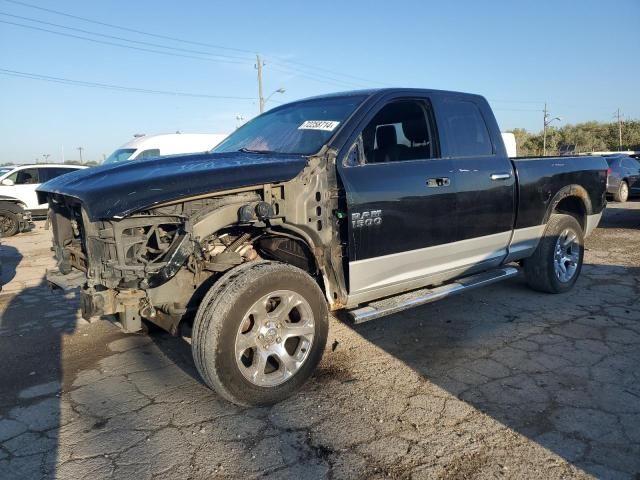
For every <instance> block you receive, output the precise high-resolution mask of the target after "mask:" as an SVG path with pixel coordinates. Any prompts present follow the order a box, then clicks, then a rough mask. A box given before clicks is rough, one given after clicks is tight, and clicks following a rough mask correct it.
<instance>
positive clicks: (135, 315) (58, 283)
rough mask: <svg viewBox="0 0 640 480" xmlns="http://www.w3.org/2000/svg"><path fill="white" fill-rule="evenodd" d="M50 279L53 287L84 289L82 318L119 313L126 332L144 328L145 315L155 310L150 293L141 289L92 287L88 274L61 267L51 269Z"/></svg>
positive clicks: (81, 296)
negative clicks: (67, 270)
mask: <svg viewBox="0 0 640 480" xmlns="http://www.w3.org/2000/svg"><path fill="white" fill-rule="evenodd" d="M46 278H47V282H48V283H49V286H50V287H51V288H53V289H56V288H60V289H62V290H72V289H75V288H80V309H81V311H82V318H84V319H85V320H91V319H92V318H94V317H100V316H103V315H114V314H117V315H118V320H119V323H120V326H121V327H122V329H123V330H125V331H126V332H138V331H140V330H142V314H143V313H144V312H145V311H146V310H149V312H148V315H149V316H153V313H154V311H153V309H150V308H149V305H148V302H147V295H146V293H145V292H144V290H138V289H128V288H127V289H121V290H118V291H116V290H113V289H101V290H97V289H96V288H94V287H89V286H87V284H86V280H87V278H86V276H85V273H84V272H82V271H79V270H72V271H71V272H70V273H67V274H63V273H62V272H60V270H58V269H57V268H54V269H50V270H47V273H46Z"/></svg>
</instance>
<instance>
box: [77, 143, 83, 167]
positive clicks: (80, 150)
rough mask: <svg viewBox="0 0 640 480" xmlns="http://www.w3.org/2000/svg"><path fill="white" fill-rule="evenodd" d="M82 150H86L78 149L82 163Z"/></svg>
mask: <svg viewBox="0 0 640 480" xmlns="http://www.w3.org/2000/svg"><path fill="white" fill-rule="evenodd" d="M82 150H84V147H78V152H80V163H82Z"/></svg>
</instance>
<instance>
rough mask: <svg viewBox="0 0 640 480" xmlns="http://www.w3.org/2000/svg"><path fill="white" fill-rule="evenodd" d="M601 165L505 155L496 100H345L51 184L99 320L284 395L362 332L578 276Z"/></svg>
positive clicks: (253, 387) (568, 283)
mask: <svg viewBox="0 0 640 480" xmlns="http://www.w3.org/2000/svg"><path fill="white" fill-rule="evenodd" d="M606 177H607V163H606V162H605V160H604V159H602V158H600V157H589V156H586V157H547V158H517V159H509V158H507V155H506V153H505V148H504V145H503V143H502V138H501V135H500V131H499V129H498V125H497V123H496V120H495V118H494V116H493V114H492V112H491V109H490V107H489V105H488V104H487V102H486V100H485V99H484V98H483V97H480V96H477V95H471V94H463V93H455V92H444V91H434V90H417V89H383V90H372V91H356V92H350V93H339V94H334V95H326V96H321V97H315V98H310V99H306V100H302V101H297V102H294V103H290V104H287V105H282V106H280V107H277V108H274V109H273V110H270V111H268V112H266V113H264V114H262V115H260V116H259V117H257V118H255V119H254V120H252V121H250V122H248V123H247V124H246V125H244V126H243V127H242V128H240V129H239V130H237V131H235V132H234V133H233V134H231V135H230V136H229V137H228V138H227V139H226V140H225V141H224V142H222V143H221V144H220V145H219V146H218V147H216V148H215V149H214V150H213V151H212V152H209V153H204V154H195V155H185V156H173V157H167V158H164V159H162V160H157V159H156V160H153V159H150V160H142V161H136V162H125V163H121V164H114V165H106V166H103V167H98V168H92V169H87V170H83V171H79V172H74V173H70V174H68V175H64V176H62V177H59V178H57V179H54V180H52V181H50V182H47V183H45V184H44V185H42V186H41V187H40V188H39V198H40V201H41V202H47V201H48V202H49V205H50V207H51V220H52V225H53V233H54V247H55V255H56V257H57V261H58V268H57V270H54V271H50V272H48V277H47V278H48V280H49V281H50V282H51V283H53V284H55V285H58V286H62V287H81V298H82V310H83V314H84V316H85V317H93V316H99V315H106V314H117V316H118V319H119V320H118V321H119V323H120V324H121V326H122V328H124V330H126V331H130V332H134V331H137V330H140V329H141V328H142V323H141V319H147V320H148V321H151V322H153V323H155V324H157V325H159V326H160V327H162V328H164V329H166V330H167V331H169V332H171V333H173V334H180V335H183V336H190V338H191V345H192V350H193V357H194V360H195V364H196V366H197V368H198V370H199V372H200V374H201V375H202V378H203V379H204V381H205V382H206V383H207V384H208V385H209V386H210V387H212V388H213V389H215V390H216V391H217V392H218V393H219V394H220V395H222V396H223V397H224V398H226V399H228V400H230V401H232V402H235V403H238V404H242V405H257V404H268V403H273V402H277V401H279V400H281V399H283V398H285V397H287V396H288V395H290V394H292V393H293V392H295V391H296V389H298V388H299V387H300V386H301V385H302V384H303V382H304V381H305V380H306V379H307V378H308V377H309V376H310V375H311V373H312V372H313V370H314V368H315V367H316V365H317V364H318V362H319V360H320V358H321V356H322V354H323V351H324V348H325V343H326V340H327V333H328V311H336V310H345V311H346V312H347V314H348V315H350V316H351V318H352V319H353V321H355V322H363V321H366V320H371V319H374V318H377V317H381V316H383V315H387V314H390V313H394V312H398V311H400V310H402V309H405V308H409V307H413V306H416V305H421V304H424V303H428V302H431V301H434V300H438V299H441V298H444V297H447V296H449V295H452V294H455V293H459V292H463V291H465V290H467V289H470V288H474V287H478V286H482V285H487V284H490V283H493V282H496V281H499V280H502V279H506V278H509V277H512V276H514V275H516V274H517V273H518V272H519V271H520V270H523V271H524V274H525V275H526V278H527V281H528V283H529V285H530V286H531V287H533V288H534V289H536V290H539V291H543V292H549V293H563V292H566V291H568V290H569V289H571V288H572V287H573V285H574V283H575V282H576V280H577V278H578V276H579V274H580V269H581V266H582V260H583V251H584V249H583V239H584V237H585V236H587V235H588V234H589V233H590V232H591V231H592V230H593V229H594V228H595V227H596V225H597V224H598V222H599V220H600V217H601V215H602V211H603V209H604V207H605V194H606V181H607V178H606Z"/></svg>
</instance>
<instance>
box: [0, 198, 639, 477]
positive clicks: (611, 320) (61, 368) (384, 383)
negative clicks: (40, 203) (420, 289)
mask: <svg viewBox="0 0 640 480" xmlns="http://www.w3.org/2000/svg"><path fill="white" fill-rule="evenodd" d="M49 246H50V232H49V231H46V230H44V228H43V224H42V222H39V223H38V225H37V228H36V229H35V230H34V231H33V232H31V233H27V234H20V235H18V236H16V237H12V238H9V239H3V241H2V246H0V256H1V257H2V263H3V274H2V283H3V284H4V288H3V291H2V293H1V294H0V315H1V316H0V478H2V479H17V478H25V479H37V478H60V479H78V478H87V479H89V478H91V479H93V478H98V479H100V478H126V479H130V478H136V479H145V478H167V479H169V478H170V479H182V478H185V479H186V478H192V479H204V478H253V477H267V478H304V479H313V478H389V477H391V478H449V479H458V478H459V479H463V478H545V479H553V478H589V477H597V478H626V479H635V480H637V479H640V369H639V368H638V367H639V366H640V202H639V201H632V202H629V203H627V204H624V205H621V204H615V203H611V204H610V205H609V208H608V209H607V211H606V212H605V215H604V219H603V222H602V224H601V226H600V228H598V229H597V230H596V231H595V232H594V234H593V235H592V236H591V237H590V238H589V239H588V240H587V242H586V255H585V266H584V269H583V272H582V276H581V278H580V280H579V281H578V283H577V285H576V288H575V289H574V290H572V291H571V292H569V293H567V294H563V295H545V294H541V293H536V292H533V291H531V290H529V289H528V288H527V286H526V284H525V282H524V280H523V279H522V278H515V279H511V280H508V281H506V282H503V283H500V284H496V285H493V286H490V287H487V288H484V289H479V290H475V291H472V292H469V293H468V294H465V295H462V296H459V297H455V298H451V299H447V300H444V301H441V302H438V303H434V304H430V305H427V306H423V307H419V308H416V309H413V310H409V311H405V312H403V313H401V314H397V315H393V316H390V317H387V318H384V319H380V320H376V321H373V322H370V323H367V324H363V325H359V326H353V325H350V324H348V323H343V322H341V321H338V320H336V319H332V320H331V331H330V337H329V342H328V345H327V350H326V352H325V355H324V358H323V361H322V364H321V366H320V368H319V369H318V371H317V373H316V374H315V375H314V377H313V378H312V379H311V380H310V382H309V383H308V384H307V385H306V386H305V388H304V389H303V390H302V391H301V392H300V393H299V394H297V395H295V396H294V397H292V398H290V399H289V400H287V401H285V402H282V403H280V404H278V405H275V406H273V407H270V408H251V409H243V408H238V407H236V406H233V405H231V404H229V403H227V402H225V401H224V400H222V399H220V398H219V397H217V396H216V394H215V393H213V392H212V391H210V390H209V389H208V388H207V387H206V386H204V385H203V383H202V382H201V380H200V379H199V377H198V374H197V372H196V371H195V368H194V365H193V361H192V359H191V353H190V347H189V345H188V344H187V343H186V342H184V341H183V340H182V339H179V338H173V337H171V336H169V335H167V334H163V333H161V332H159V331H153V330H152V331H151V333H149V334H140V335H126V334H123V333H121V332H120V331H119V330H118V328H117V327H116V326H114V325H113V324H111V323H109V322H107V321H103V320H101V321H97V322H93V323H88V322H86V321H84V320H82V319H81V318H80V316H79V312H78V304H79V302H78V298H77V294H75V293H73V292H72V293H69V294H66V295H63V294H61V293H59V292H50V291H49V290H48V288H47V286H46V285H45V282H44V279H43V275H44V271H45V269H46V268H47V267H48V266H51V265H53V260H52V257H51V251H50V249H49Z"/></svg>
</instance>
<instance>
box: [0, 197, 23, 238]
mask: <svg viewBox="0 0 640 480" xmlns="http://www.w3.org/2000/svg"><path fill="white" fill-rule="evenodd" d="M23 211H24V210H23V209H22V208H21V207H20V206H19V205H16V204H14V203H2V204H0V237H12V236H14V235H15V234H16V233H18V231H19V230H20V218H19V215H20V214H21V213H22V212H23Z"/></svg>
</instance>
